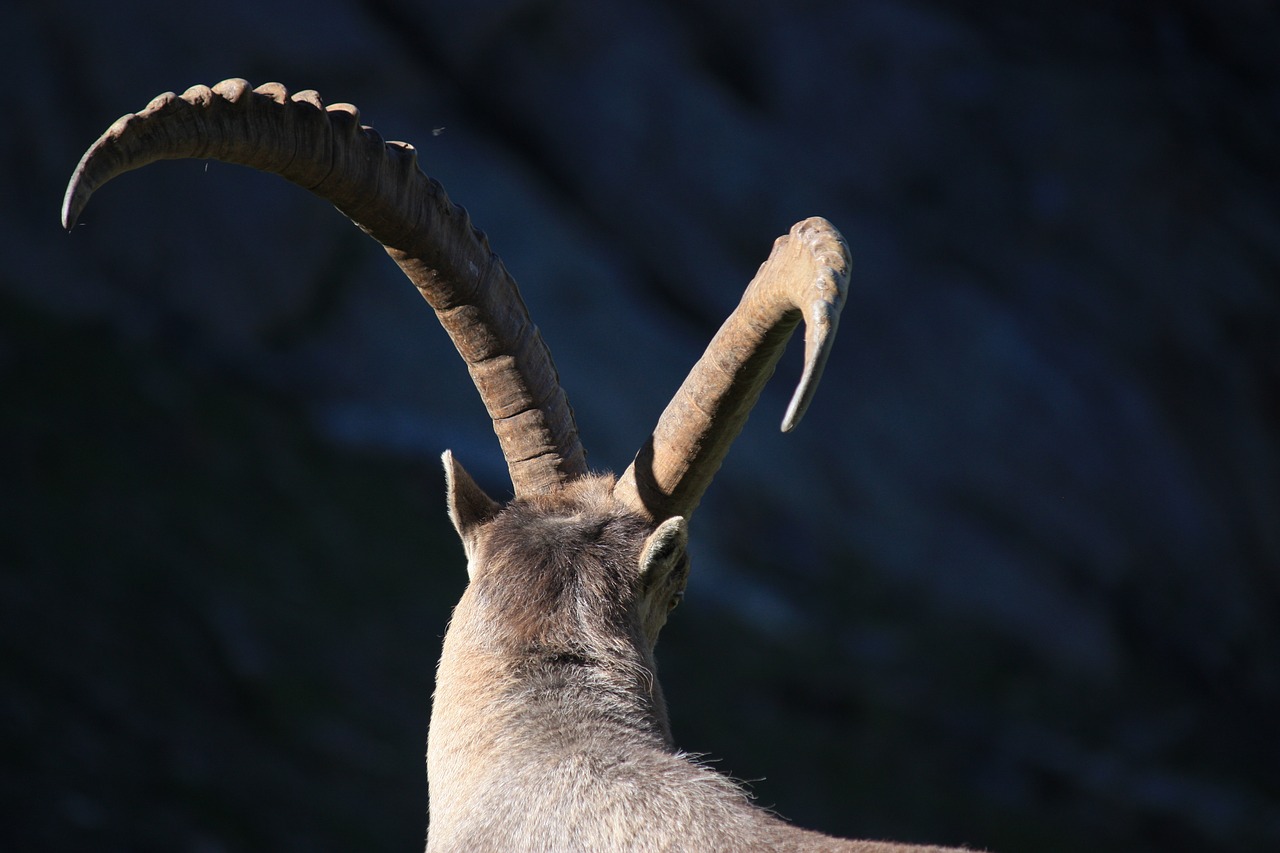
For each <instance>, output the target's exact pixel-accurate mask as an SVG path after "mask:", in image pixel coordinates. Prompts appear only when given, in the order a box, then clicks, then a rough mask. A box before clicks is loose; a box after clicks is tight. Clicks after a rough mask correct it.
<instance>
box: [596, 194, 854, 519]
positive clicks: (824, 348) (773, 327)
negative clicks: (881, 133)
mask: <svg viewBox="0 0 1280 853" xmlns="http://www.w3.org/2000/svg"><path fill="white" fill-rule="evenodd" d="M849 269H850V260H849V250H848V247H847V246H846V245H845V242H844V238H843V237H841V236H840V232H838V231H837V230H836V229H835V228H834V227H833V226H832V225H831V223H829V222H827V221H826V220H825V219H822V218H820V217H813V218H811V219H806V220H805V221H803V222H800V223H797V224H796V225H795V226H793V227H792V228H791V232H790V233H789V234H787V235H786V236H783V237H779V238H778V240H777V241H776V242H775V243H774V245H773V251H772V252H771V253H770V255H769V258H768V260H766V261H765V262H764V264H762V265H761V267H760V270H759V271H758V272H757V273H756V277H755V278H754V279H753V280H752V281H751V284H750V285H748V287H747V291H746V293H745V294H743V297H742V301H741V302H740V303H739V304H738V307H737V308H735V309H734V311H733V313H732V314H730V315H729V319H728V320H726V321H725V323H724V325H723V326H721V327H720V331H719V332H717V333H716V336H715V337H714V338H713V339H712V341H711V344H710V345H709V346H708V347H707V350H706V352H705V353H703V355H702V358H700V359H699V360H698V363H697V364H695V365H694V367H693V370H692V371H691V372H690V373H689V376H688V378H686V379H685V381H684V384H683V385H681V386H680V390H678V391H677V392H676V395H675V397H673V398H672V400H671V402H670V403H669V404H668V405H667V408H666V410H665V411H664V412H663V413H662V417H661V418H659V420H658V425H657V427H655V428H654V430H653V434H652V435H651V436H650V438H649V439H648V441H646V442H645V444H644V446H643V447H642V448H641V449H640V452H639V453H638V454H636V458H635V461H634V462H632V463H631V467H629V468H628V469H627V470H626V472H625V473H624V474H623V475H622V477H621V478H620V479H619V480H618V484H617V486H616V487H615V492H614V493H615V495H617V496H618V497H619V498H621V499H622V500H623V501H625V502H626V503H627V504H629V505H630V506H632V507H633V508H634V509H635V510H636V511H637V512H640V513H641V514H643V515H645V516H648V517H649V518H651V519H654V520H657V521H661V520H663V519H666V518H670V517H672V516H676V515H681V516H685V517H686V518H687V517H688V516H690V515H691V514H692V513H693V511H694V509H696V508H697V506H698V503H699V501H701V499H702V495H703V492H705V491H706V489H707V486H708V485H709V484H710V483H711V479H712V477H714V476H715V473H716V471H718V470H719V468H720V463H721V462H722V461H723V460H724V457H725V454H726V453H728V451H729V446H730V445H731V444H732V443H733V440H734V439H735V438H736V437H737V435H738V433H739V432H740V431H741V430H742V427H743V425H744V424H745V423H746V421H747V416H748V415H749V414H750V412H751V409H752V407H753V406H755V404H756V401H757V400H758V399H759V397H760V392H761V391H762V390H763V389H764V386H765V383H766V382H768V380H769V377H770V376H771V375H773V371H774V368H775V367H776V366H777V363H778V359H779V358H780V357H781V355H782V351H783V348H784V347H785V346H786V343H787V339H788V338H790V337H791V332H792V330H794V329H795V327H796V324H797V323H799V322H800V320H801V319H802V318H803V319H804V322H805V356H804V369H803V372H802V374H801V377H800V383H799V385H798V386H797V387H796V391H795V394H794V396H793V397H792V398H791V404H790V405H789V406H788V407H787V412H786V416H785V417H784V418H783V421H782V430H783V432H790V431H791V430H792V429H793V428H794V427H795V426H796V424H797V423H799V421H800V418H802V417H803V416H804V413H805V410H806V409H808V407H809V403H810V401H811V400H812V399H813V394H814V392H815V391H816V390H817V388H818V380H819V379H820V378H821V377H822V369H823V367H824V366H825V365H826V361H827V356H828V354H829V353H830V351H831V345H832V343H833V342H834V341H835V333H836V326H837V324H838V322H839V318H840V309H841V307H842V306H843V305H844V300H845V296H846V294H847V293H848V288H849Z"/></svg>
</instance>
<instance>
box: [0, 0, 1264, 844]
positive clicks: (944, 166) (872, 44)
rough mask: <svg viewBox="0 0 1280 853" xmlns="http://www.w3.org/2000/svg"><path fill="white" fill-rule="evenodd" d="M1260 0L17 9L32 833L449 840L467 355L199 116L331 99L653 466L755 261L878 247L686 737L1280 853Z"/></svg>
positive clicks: (692, 683)
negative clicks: (190, 138) (451, 625)
mask: <svg viewBox="0 0 1280 853" xmlns="http://www.w3.org/2000/svg"><path fill="white" fill-rule="evenodd" d="M1277 9H1278V7H1277V6H1276V5H1275V4H1274V3H1270V2H1261V0H1258V2H1246V1H1245V0H1237V2H1220V0H1184V2H1167V3H1159V2H1127V3H1093V2H1079V0H1070V2H1068V0H1049V2H1043V3H1022V2H1012V0H1010V2H977V0H969V1H968V2H965V1H964V0H961V1H960V2H940V0H938V2H929V0H919V2H915V3H908V2H899V0H882V1H881V2H864V3H858V2H825V3H824V2H803V0H801V2H797V1H796V0H791V2H786V3H754V2H743V0H682V2H675V0H672V2H657V3H634V2H633V3H627V2H614V0H591V2H586V0H581V2H569V1H568V0H565V2H555V0H510V2H477V3H449V4H444V3H431V4H425V3H424V4H417V5H415V4H412V3H409V2H404V0H375V2H367V3H359V2H354V0H308V2H267V3H242V2H237V0H227V2H221V3H218V4H215V5H209V6H192V5H188V4H178V3H161V2H147V0H132V2H129V1H128V0H126V2H121V3H115V4H111V3H100V2H97V0H92V2H91V0H81V1H80V2H74V1H73V0H45V2H39V3H36V2H29V0H17V2H9V3H6V4H5V5H4V7H3V10H2V11H0V57H2V58H0V63H4V65H3V69H2V70H3V71H4V74H5V85H4V86H3V87H2V88H0V99H2V100H0V109H2V111H3V112H2V114H3V116H4V119H3V127H4V130H3V133H0V140H3V143H2V144H3V158H4V160H3V163H4V168H3V173H2V175H0V178H2V180H3V185H2V186H0V216H3V222H0V240H3V241H4V243H3V253H4V254H3V256H4V259H5V262H4V263H3V264H2V265H0V285H2V287H0V429H2V430H3V441H2V442H0V447H3V451H0V502H2V503H0V511H2V513H3V514H2V515H0V562H2V569H3V575H2V581H0V583H2V584H3V586H2V587H0V607H2V608H3V611H2V612H0V667H2V669H0V674H2V677H3V694H2V696H3V699H2V701H0V722H2V723H3V729H2V732H3V734H2V737H0V755H2V756H3V762H2V770H0V797H2V802H3V810H4V817H3V820H0V847H2V848H3V849H5V850H22V851H41V850H81V849H96V850H184V851H200V853H214V851H241V850H386V851H392V850H414V849H418V848H419V846H420V845H421V843H422V839H423V836H424V833H425V825H426V806H427V803H426V779H425V772H424V767H423V759H422V755H423V752H424V742H425V737H426V725H427V720H428V716H429V712H430V691H431V683H432V674H433V668H434V663H435V660H436V658H437V656H438V654H439V640H440V636H441V635H442V633H443V631H444V627H445V622H446V619H447V615H448V611H449V608H450V606H451V605H452V603H453V602H454V601H455V600H456V598H457V595H458V594H459V592H460V590H461V588H462V585H463V582H464V578H465V573H464V571H463V561H462V556H461V549H460V547H459V546H458V545H457V544H456V542H455V540H454V538H453V535H452V532H451V531H450V530H449V529H448V526H447V522H446V520H445V515H444V508H443V495H442V485H441V477H440V474H439V473H438V462H437V458H438V454H439V453H440V452H441V451H442V450H443V449H445V448H446V447H449V448H452V449H453V450H454V451H455V452H456V453H458V455H459V457H460V458H461V459H462V460H463V461H464V462H465V463H466V464H467V465H468V466H469V467H470V468H471V469H472V470H473V471H475V472H476V473H477V474H478V475H479V476H480V477H481V479H482V480H483V481H484V482H486V483H487V484H488V485H489V486H490V488H491V489H492V490H494V491H501V490H502V489H503V488H505V484H504V482H503V477H504V472H503V467H502V464H501V458H500V455H499V452H498V448H497V443H496V441H495V440H494V439H493V437H492V435H491V433H490V430H489V427H488V423H487V420H486V418H485V417H484V413H483V410H482V409H481V407H480V405H479V403H478V401H477V400H476V399H475V396H476V395H475V393H474V391H473V390H472V389H471V387H470V385H469V382H468V380H467V378H466V375H465V371H464V370H463V368H462V366H461V363H460V360H459V359H458V358H457V357H456V355H455V354H454V353H453V352H452V351H451V348H450V345H449V343H448V341H447V340H446V338H445V336H444V334H443V333H442V332H440V331H439V329H438V327H437V325H436V323H435V321H434V319H433V318H432V316H431V314H430V311H429V310H428V309H427V308H426V306H425V305H423V304H422V303H421V300H420V299H419V297H418V296H417V294H416V293H414V292H413V290H412V288H411V287H409V286H408V285H407V284H406V283H405V282H404V281H403V280H402V279H401V278H400V275H399V272H398V270H396V268H395V267H394V265H392V264H391V263H390V261H389V260H388V259H387V258H386V257H385V256H384V255H383V254H382V253H381V252H380V250H379V249H378V248H377V246H376V245H374V244H372V243H371V241H369V240H368V239H367V238H365V237H364V236H363V235H361V234H360V233H359V232H358V231H356V229H354V228H352V227H351V226H350V224H349V223H347V222H346V221H344V219H343V218H342V217H341V216H340V215H339V214H337V213H336V212H335V211H333V210H332V209H331V208H329V207H328V206H327V205H326V204H324V203H323V202H320V201H318V200H317V199H315V198H314V197H312V196H310V195H308V194H307V193H305V192H303V191H301V190H298V189H297V188H296V187H292V186H289V185H288V184H286V183H285V182H283V181H281V180H279V179H277V178H273V177H270V176H261V175H255V174H252V173H249V172H247V171H245V170H242V169H238V168H235V167H229V166H224V165H221V164H217V163H208V164H206V163H203V162H194V161H187V162H176V163H165V164H158V165H156V166H154V167H151V168H149V169H147V170H144V171H143V172H139V173H135V174H131V175H127V176H124V177H123V178H121V179H119V180H118V181H117V182H116V183H114V184H112V185H111V186H109V187H108V188H107V189H105V190H104V191H102V192H101V193H100V195H99V196H98V197H95V199H94V201H93V203H92V204H91V205H90V207H89V209H88V211H87V213H86V215H85V217H84V220H83V224H82V225H81V226H80V227H78V228H77V229H75V231H74V233H72V234H71V235H70V236H68V235H66V234H64V233H62V232H61V230H60V229H59V227H58V222H57V210H58V206H59V202H60V200H61V194H62V191H63V187H64V185H65V181H66V179H67V177H68V176H69V175H70V173H71V171H72V168H73V167H74V165H75V163H76V160H77V159H78V158H79V156H80V154H81V152H82V151H83V150H84V149H85V148H86V147H87V146H88V145H89V144H90V143H91V142H92V141H93V139H94V138H95V137H96V136H97V135H98V134H99V133H101V132H102V131H103V130H104V129H105V128H106V127H107V126H108V125H109V124H110V123H111V121H112V120H113V119H115V118H116V117H117V116H118V115H120V114H122V113H124V112H126V111H131V110H139V109H141V108H142V107H143V106H145V104H146V103H147V101H148V100H149V99H150V98H151V97H153V96H154V95H156V94H158V93H160V92H163V91H165V90H171V89H172V90H177V91H181V90H183V89H184V88H186V87H187V86H189V85H192V84H195V83H206V84H212V83H214V82H216V81H218V80H220V79H222V78H224V77H233V76H241V77H245V78H248V79H249V80H251V81H252V82H253V83H255V84H258V83H264V82H268V81H271V80H278V81H280V82H283V83H285V84H286V85H288V86H290V87H291V88H292V89H294V90H299V89H303V88H315V89H318V90H319V91H320V92H321V93H322V94H323V95H324V96H325V97H326V99H328V100H329V101H330V102H338V101H350V102H352V103H355V104H357V105H359V106H360V107H361V108H362V110H363V116H364V121H365V122H367V123H370V124H373V125H375V126H377V127H378V128H379V129H380V130H381V131H382V132H383V133H384V135H385V136H387V137H388V138H391V139H405V140H408V141H411V142H413V143H415V144H416V145H417V146H418V147H419V148H420V150H421V157H422V163H423V165H424V168H425V169H426V170H427V171H428V172H429V173H431V174H432V175H434V176H435V177H438V178H439V179H441V180H442V181H443V183H444V184H445V186H446V187H448V188H449V192H450V194H451V195H452V197H453V198H454V199H455V200H457V201H459V202H460V203H461V204H463V205H465V206H467V207H468V209H469V210H470V211H471V213H472V215H473V216H474V218H475V221H476V222H477V224H479V225H480V227H482V228H484V229H485V230H486V231H487V232H488V233H489V235H490V237H491V239H492V241H493V244H494V246H495V247H496V248H497V249H498V251H499V252H501V253H502V255H503V257H504V258H505V260H506V262H507V264H508V266H509V268H510V269H511V270H512V271H513V272H514V274H515V275H516V277H517V278H518V279H519V280H520V281H521V282H522V283H523V285H524V291H525V295H526V299H527V301H528V303H529V304H530V307H531V309H532V312H533V314H534V317H535V318H536V319H537V321H538V322H539V324H540V326H541V327H542V330H543V333H544V336H545V337H546V339H547V341H548V342H549V344H550V346H551V349H552V352H553V353H554V354H555V356H556V358H557V363H558V365H559V368H560V372H561V374H562V378H563V380H564V383H565V385H566V388H567V389H568V391H569V394H570V398H571V399H572V401H573V403H574V406H575V409H576V411H577V414H578V420H579V423H580V426H581V428H582V432H583V436H584V441H585V443H586V446H587V447H588V449H589V450H590V451H591V460H592V462H593V464H595V465H597V466H600V467H605V468H613V469H615V470H619V469H621V468H622V467H624V466H625V465H626V464H627V463H628V462H629V460H630V456H631V454H632V453H633V452H634V450H635V449H636V448H637V447H638V446H639V445H640V442H641V441H642V440H643V438H644V436H645V434H646V433H647V431H648V429H649V428H650V427H651V426H652V424H653V423H654V421H655V420H656V418H657V415H658V412H659V411H660V410H661V408H662V406H663V405H664V404H665V402H666V400H667V399H668V398H669V396H670V394H671V393H672V391H673V390H674V389H675V387H676V386H677V385H678V383H679V381H680V379H681V378H682V376H683V375H684V372H685V371H686V370H687V369H688V366H689V365H690V364H691V363H692V362H693V360H694V359H695V358H696V357H697V355H698V353H699V352H700V351H701V349H702V347H703V346H704V345H705V343H706V341H707V340H709V338H710V336H711V334H712V333H713V332H714V329H715V328H716V326H717V325H718V324H719V322H720V321H721V320H722V319H723V317H724V316H726V315H727V313H728V311H729V310H730V309H731V307H732V306H733V304H734V303H735V301H736V299H737V297H738V295H739V294H740V292H741V289H742V287H743V286H744V285H745V283H746V281H747V280H748V279H749V278H750V276H751V274H752V272H753V271H754V269H755V267H756V265H758V264H759V263H760V262H761V261H762V260H763V259H764V257H765V255H766V254H767V252H768V248H769V245H770V242H771V241H772V239H773V238H774V237H775V236H777V235H779V234H781V233H784V232H785V231H786V229H787V228H788V227H789V226H790V225H791V224H792V223H793V222H795V221H796V220H798V219H801V218H803V217H805V216H809V215H812V214H821V215H824V216H826V217H828V218H829V219H831V220H832V221H833V222H834V223H835V224H836V225H837V227H839V228H840V229H841V230H842V231H843V233H844V234H845V236H846V238H847V240H848V242H849V244H850V245H851V247H852V249H853V254H854V258H855V274H854V284H853V289H852V293H851V296H850V299H849V304H848V307H847V310H846V312H845V317H844V321H843V324H842V329H841V339H840V341H839V342H838V344H837V347H836V352H835V354H834V356H833V358H832V361H831V364H830V366H829V368H828V371H827V375H826V379H825V383H824V386H823V388H822V390H821V391H820V392H819V394H818V398H817V400H816V402H815V404H814V406H813V408H812V410H811V411H810V414H809V417H808V418H807V420H806V422H805V423H804V424H803V425H802V426H801V428H800V431H799V432H797V433H796V434H794V435H792V436H781V435H779V434H778V432H777V430H776V424H777V422H778V420H779V419H780V417H781V413H782V409H783V406H784V403H785V400H786V397H787V396H788V395H789V393H790V386H791V385H792V384H793V383H794V381H795V378H796V375H797V372H798V366H797V361H796V359H795V358H794V354H789V356H788V359H787V360H785V361H784V364H783V366H782V368H781V369H780V371H779V376H778V377H777V379H776V380H775V383H774V385H773V386H772V387H771V388H770V390H769V391H768V392H767V393H766V396H765V399H763V400H762V401H761V404H760V406H759V408H758V411H757V415H756V417H755V418H754V419H753V421H752V423H751V424H750V425H749V427H748V429H747V430H746V432H745V433H744V434H743V436H742V438H741V439H740V440H739V442H738V444H737V446H736V447H735V448H734V451H733V452H732V453H731V454H730V457H729V460H728V462H727V464H726V466H725V468H724V469H723V470H722V472H721V474H720V476H719V478H718V479H717V482H716V483H715V485H714V486H713V487H712V489H711V491H710V493H709V494H708V497H707V499H706V500H705V501H704V504H703V507H702V509H701V510H700V512H699V515H698V518H697V519H696V523H695V530H694V534H695V539H696V542H695V544H694V548H695V564H694V579H693V583H692V586H691V589H690V594H689V596H688V598H687V599H686V604H685V605H684V606H683V607H682V608H681V609H680V610H678V611H677V612H676V614H675V618H674V619H673V621H672V623H671V624H670V625H669V627H668V629H667V632H666V633H665V634H664V637H663V640H662V642H661V643H660V645H659V658H660V660H661V663H662V666H663V679H664V683H665V685H666V686H667V691H668V696H669V699H670V702H671V704H672V709H673V716H674V727H675V731H676V737H677V741H678V743H679V744H680V746H682V747H683V748H685V749H687V750H690V751H696V752H707V753H709V754H710V755H711V756H712V757H713V758H714V759H716V760H717V765H716V766H718V767H719V768H721V769H723V770H724V771H725V772H729V773H732V774H734V775H735V776H737V777H739V778H743V779H747V780H751V782H752V787H753V790H754V791H755V792H756V794H757V795H758V798H759V801H760V802H761V803H762V804H765V805H768V806H773V807H775V808H776V809H777V810H778V811H779V812H781V813H782V814H784V815H786V816H788V817H790V818H792V819H794V820H796V821H798V822H801V823H803V824H805V825H809V826H814V827H817V828H821V829H824V830H827V831H830V832H836V833H840V834H848V835H863V836H889V837H894V838H899V839H903V840H919V841H933V842H939V843H952V844H959V843H967V844H971V845H975V846H984V847H989V848H991V849H993V850H998V851H1005V853H1013V851H1069V850H1090V851H1135V850H1162V851H1178V850H1206V849H1219V850H1233V851H1242V850H1266V849H1277V848H1278V847H1280V725H1278V724H1277V719H1280V654H1278V651H1280V645H1278V644H1280V343H1278V340H1277V331H1278V324H1277V320H1278V318H1280V311H1278V308H1280V291H1278V287H1277V286H1278V284H1280V180H1278V178H1280V62H1278V60H1277V58H1276V57H1277V54H1278V51H1277V45H1280V11H1277Z"/></svg>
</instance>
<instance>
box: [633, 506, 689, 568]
mask: <svg viewBox="0 0 1280 853" xmlns="http://www.w3.org/2000/svg"><path fill="white" fill-rule="evenodd" d="M688 544H689V524H688V522H686V521H685V520H684V517H683V516H679V515H676V516H672V517H671V518H668V519H667V520H666V521H664V522H662V523H661V524H659V525H658V529H657V530H655V531H653V532H652V533H650V534H649V538H648V539H646V540H645V543H644V548H642V549H641V551H640V573H641V574H642V575H644V574H648V573H649V571H650V569H652V568H653V567H654V566H655V565H657V564H659V563H664V562H670V561H671V560H672V558H674V557H677V556H679V554H680V552H682V551H683V550H684V549H685V546H686V545H688Z"/></svg>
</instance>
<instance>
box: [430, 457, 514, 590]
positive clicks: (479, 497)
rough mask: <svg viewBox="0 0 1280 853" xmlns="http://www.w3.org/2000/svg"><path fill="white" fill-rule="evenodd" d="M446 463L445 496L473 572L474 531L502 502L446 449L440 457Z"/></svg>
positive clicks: (491, 516)
mask: <svg viewBox="0 0 1280 853" xmlns="http://www.w3.org/2000/svg"><path fill="white" fill-rule="evenodd" d="M440 460H441V461H442V462H443V463H444V481H445V495H446V499H447V501H448V504H449V520H450V521H452V522H453V529H454V530H456V531H458V537H459V538H460V539H462V548H463V550H464V551H465V552H466V554H467V574H468V575H470V574H471V573H472V572H471V559H472V557H473V556H474V554H475V532H476V528H478V527H479V526H480V525H481V524H483V523H484V522H486V521H488V520H489V519H491V518H493V517H494V516H495V515H497V514H498V512H499V511H500V510H501V509H502V505H501V504H499V503H498V502H497V501H495V500H494V499H493V498H491V497H489V496H488V495H487V494H485V491H484V489H482V488H480V486H479V485H478V484H477V483H476V481H475V480H473V479H472V478H471V475H470V474H468V473H467V470H466V469H465V468H463V467H462V463H460V462H458V460H456V459H454V458H453V453H452V452H450V451H448V450H446V451H445V452H444V455H442V456H441V457H440Z"/></svg>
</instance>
